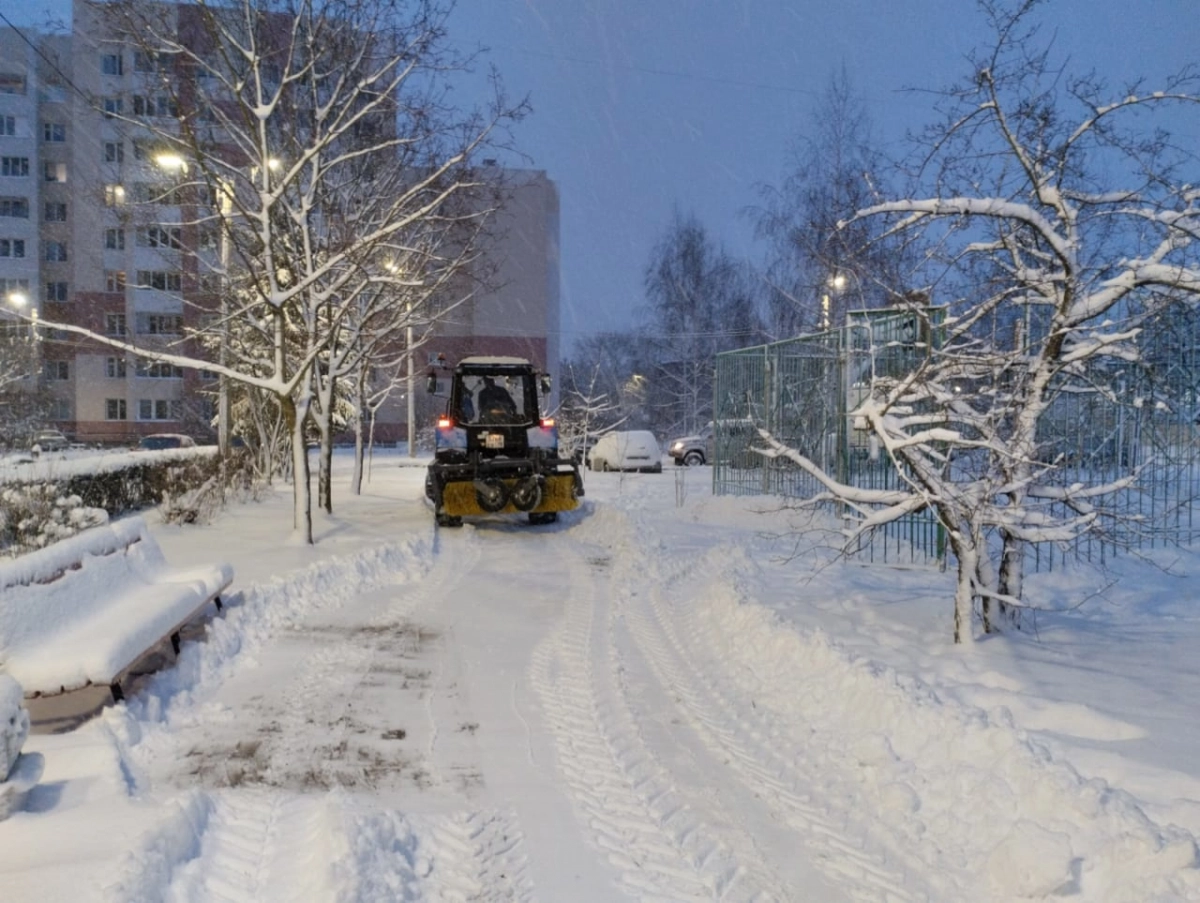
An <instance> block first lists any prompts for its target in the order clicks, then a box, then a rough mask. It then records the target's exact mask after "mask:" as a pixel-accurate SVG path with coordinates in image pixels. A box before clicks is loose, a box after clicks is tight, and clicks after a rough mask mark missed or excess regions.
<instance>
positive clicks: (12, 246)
mask: <svg viewBox="0 0 1200 903" xmlns="http://www.w3.org/2000/svg"><path fill="white" fill-rule="evenodd" d="M24 256H25V239H23V238H0V257H24Z"/></svg>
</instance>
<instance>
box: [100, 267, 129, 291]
mask: <svg viewBox="0 0 1200 903" xmlns="http://www.w3.org/2000/svg"><path fill="white" fill-rule="evenodd" d="M104 290H105V291H106V292H123V291H125V271H124V270H105V271H104Z"/></svg>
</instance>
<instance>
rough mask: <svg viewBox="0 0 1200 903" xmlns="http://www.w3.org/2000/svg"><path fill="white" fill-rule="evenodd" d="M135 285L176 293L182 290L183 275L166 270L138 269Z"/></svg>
mask: <svg viewBox="0 0 1200 903" xmlns="http://www.w3.org/2000/svg"><path fill="white" fill-rule="evenodd" d="M137 287H138V288H149V289H154V290H155V291H158V292H174V293H176V294H178V293H179V292H181V291H183V275H182V274H181V273H176V272H171V271H167V270H138V274H137Z"/></svg>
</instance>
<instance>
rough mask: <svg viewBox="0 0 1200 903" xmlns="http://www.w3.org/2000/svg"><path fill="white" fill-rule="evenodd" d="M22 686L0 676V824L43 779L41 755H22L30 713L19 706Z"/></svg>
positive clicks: (4, 676)
mask: <svg viewBox="0 0 1200 903" xmlns="http://www.w3.org/2000/svg"><path fill="white" fill-rule="evenodd" d="M21 695H22V694H21V685H20V684H19V683H17V682H16V681H15V680H13V679H12V678H11V677H9V676H7V675H5V674H0V821H4V819H6V818H8V816H9V815H11V814H12V813H13V812H14V811H16V809H18V808H19V807H20V805H21V803H22V801H23V800H24V798H25V794H26V793H28V792H29V791H30V789H31V788H32V787H33V786H34V785H35V784H37V782H38V779H39V778H40V777H41V776H42V768H43V761H42V756H41V754H40V753H25V754H24V755H22V753H21V746H22V745H23V744H24V743H25V738H26V737H27V736H28V735H29V713H28V712H26V711H25V708H24V706H23V705H22V704H21Z"/></svg>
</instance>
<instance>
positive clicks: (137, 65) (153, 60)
mask: <svg viewBox="0 0 1200 903" xmlns="http://www.w3.org/2000/svg"><path fill="white" fill-rule="evenodd" d="M167 63H168V60H167V59H166V58H164V57H161V56H159V55H158V54H157V53H154V52H153V51H144V50H135V51H134V52H133V71H134V72H165V71H166V70H167V68H168V65H167Z"/></svg>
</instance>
